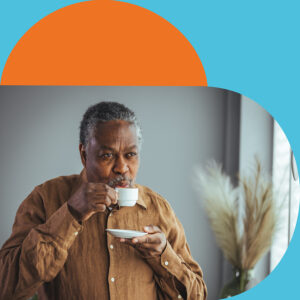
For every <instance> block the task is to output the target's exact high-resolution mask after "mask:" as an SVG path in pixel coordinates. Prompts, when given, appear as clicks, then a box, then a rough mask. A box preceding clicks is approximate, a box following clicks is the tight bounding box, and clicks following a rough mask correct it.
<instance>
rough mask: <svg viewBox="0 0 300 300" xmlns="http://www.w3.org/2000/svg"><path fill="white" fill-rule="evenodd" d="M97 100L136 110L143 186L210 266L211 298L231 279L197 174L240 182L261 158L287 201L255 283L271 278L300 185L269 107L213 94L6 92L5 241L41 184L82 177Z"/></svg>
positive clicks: (1, 104)
mask: <svg viewBox="0 0 300 300" xmlns="http://www.w3.org/2000/svg"><path fill="white" fill-rule="evenodd" d="M100 101H117V102H120V103H123V104H125V105H126V106H128V107H129V108H131V109H132V110H133V111H135V112H136V114H137V116H138V118H139V120H140V123H141V126H142V129H143V138H144V143H143V146H142V153H141V166H140V170H139V174H138V179H137V182H138V183H140V184H143V185H146V186H149V187H150V188H152V189H153V190H155V191H156V192H158V193H160V194H161V195H162V196H164V197H165V198H166V199H167V200H168V201H169V202H170V204H171V206H172V207H173V209H174V211H175V213H176V215H177V216H178V218H179V220H180V221H181V222H182V224H183V226H184V229H185V233H186V237H187V240H188V243H189V245H190V248H191V252H192V255H193V257H194V259H195V260H196V261H197V262H198V263H199V264H200V266H201V267H202V269H203V272H204V279H205V282H206V284H207V287H208V293H209V296H208V300H216V299H218V298H219V297H218V295H219V293H220V290H221V289H222V286H223V285H224V284H225V283H226V282H228V281H229V280H230V279H231V277H232V274H231V267H230V265H229V264H228V263H227V262H226V260H225V259H224V258H223V255H222V252H221V251H220V250H219V248H218V247H217V245H216V242H215V238H214V235H213V232H212V230H211V229H210V226H209V223H208V220H207V218H206V215H205V212H204V210H203V209H202V206H201V199H199V196H198V194H197V193H196V192H195V190H194V187H193V177H194V176H195V175H194V168H195V166H204V165H205V164H206V163H207V161H209V160H211V159H214V160H216V161H217V162H219V163H221V164H222V165H223V168H224V170H225V171H226V173H227V174H229V175H231V176H232V178H233V181H235V179H236V175H237V173H243V171H244V170H247V169H249V168H251V165H252V164H253V161H254V155H257V156H258V158H259V159H260V161H261V163H262V165H263V167H264V168H265V169H266V170H267V171H268V172H269V174H272V178H273V181H274V182H275V183H276V181H277V182H280V185H281V191H283V193H284V194H285V195H288V196H287V197H288V199H287V200H286V201H285V205H284V207H283V209H282V211H283V217H282V224H281V231H280V234H278V235H277V237H276V240H275V242H274V244H273V246H272V248H271V251H270V252H269V253H268V254H266V255H265V256H264V257H263V258H262V259H261V260H260V261H259V263H258V264H257V266H256V267H255V270H254V275H253V280H252V283H251V285H252V286H254V285H255V284H257V283H259V282H260V281H261V280H262V279H264V278H265V277H266V276H267V275H268V274H269V273H270V272H271V271H272V270H273V269H274V268H275V266H276V265H277V264H278V262H279V261H280V259H281V257H282V255H283V254H284V252H285V250H286V248H287V246H288V244H289V242H290V240H291V237H292V233H293V230H294V227H295V224H296V220H297V215H298V207H299V186H298V179H297V176H296V177H295V178H296V180H295V179H294V177H293V176H292V175H293V174H292V171H291V170H292V168H291V166H292V158H291V150H290V147H289V143H288V141H287V139H286V137H285V135H284V133H283V132H282V131H281V129H280V127H279V126H278V124H277V123H276V122H274V120H273V119H272V117H271V116H270V115H269V114H268V113H267V112H266V111H265V110H264V109H263V108H261V107H260V106H259V105H257V104H256V103H255V102H253V101H252V100H250V99H248V98H246V97H244V96H241V95H239V94H237V93H233V92H230V91H226V90H222V89H216V88H207V87H21V86H18V87H13V86H1V87H0V137H1V150H0V164H1V168H0V175H1V181H0V245H2V244H3V243H4V242H5V240H6V239H8V237H9V235H10V233H11V227H12V224H13V221H14V217H15V214H16V211H17V208H18V207H19V205H20V203H21V202H22V201H23V200H24V199H25V197H26V196H27V195H28V194H29V193H30V192H31V191H32V190H33V188H34V187H35V186H36V185H38V184H40V183H42V182H44V181H46V180H49V179H51V178H54V177H57V176H61V175H69V174H74V173H80V171H81V170H82V165H81V162H80V157H79V151H78V143H79V123H80V120H81V118H82V115H83V113H84V112H85V110H86V109H87V108H88V106H90V105H92V104H95V103H97V102H100Z"/></svg>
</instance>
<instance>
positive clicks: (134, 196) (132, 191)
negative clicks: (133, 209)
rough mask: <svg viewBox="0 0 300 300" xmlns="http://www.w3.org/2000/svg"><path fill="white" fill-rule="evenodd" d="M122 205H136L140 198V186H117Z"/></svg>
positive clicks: (119, 200) (119, 201)
mask: <svg viewBox="0 0 300 300" xmlns="http://www.w3.org/2000/svg"><path fill="white" fill-rule="evenodd" d="M115 190H116V191H117V192H118V203H119V205H120V206H134V205H135V204H136V201H137V200H138V198H139V189H138V188H115Z"/></svg>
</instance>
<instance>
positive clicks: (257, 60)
mask: <svg viewBox="0 0 300 300" xmlns="http://www.w3.org/2000/svg"><path fill="white" fill-rule="evenodd" d="M77 2H82V1H75V0H73V1H71V0H68V1H66V0H60V1H54V0H44V1H38V0H35V1H34V0H27V1H13V0H10V1H1V4H0V28H1V35H0V41H1V42H0V45H1V46H0V74H2V71H3V68H4V65H5V62H6V60H7V58H8V56H9V54H10V52H11V51H12V49H13V47H14V46H15V44H16V43H17V42H18V40H19V39H20V38H21V37H22V35H24V33H25V32H26V31H27V30H28V29H29V28H30V27H32V26H33V25H34V24H35V23H36V22H38V21H39V20H40V19H42V18H43V17H45V16H46V15H48V14H50V13H51V12H54V11H56V10H58V9H60V8H62V7H65V6H68V5H71V4H73V3H77ZM126 2H129V3H132V4H136V5H139V6H141V7H144V8H147V9H149V10H151V11H153V12H155V13H157V14H158V15H160V16H162V17H163V18H165V19H166V20H168V21H169V22H170V23H172V24H173V25H174V26H175V27H177V29H179V30H180V31H181V32H182V33H183V34H184V35H185V37H186V38H187V39H188V40H189V41H190V43H191V44H192V45H193V46H194V48H195V50H196V51H197V53H198V55H199V57H200V59H201V61H202V63H203V66H204V69H205V72H206V76H207V83H208V86H213V87H219V88H225V89H228V90H232V91H235V92H238V93H241V94H243V95H245V96H247V97H249V98H251V99H253V100H254V101H256V102H257V103H259V104H260V105H262V106H263V107H264V108H265V109H266V110H267V111H268V112H269V113H270V114H271V115H272V116H273V117H274V118H275V119H276V120H277V121H278V123H279V124H280V125H281V127H282V129H283V130H284V132H285V133H286V135H287V137H288V139H289V141H290V143H291V146H292V148H293V151H294V153H295V157H296V160H299V159H300V138H299V137H298V119H299V117H298V115H299V107H300V104H299V102H300V99H299V95H298V86H299V83H300V75H299V70H300V38H299V36H300V34H299V32H300V17H299V15H300V1H298V0H294V1H291V0H286V1H277V0H273V1H269V0H263V1H262V0H260V1H258V0H250V1H249V0H244V1H242V0H210V1H207V0H206V1H205V0H194V1H191V0H185V1H174V0H172V1H171V0H164V1H157V0H143V1H142V0H136V1H126ZM298 223H299V222H297V224H298ZM298 227H299V225H297V226H296V230H295V233H294V237H293V239H292V241H291V244H290V246H289V248H288V250H287V252H286V255H285V256H284V257H283V259H282V261H281V262H280V263H279V265H278V266H277V267H276V269H275V270H274V271H273V272H272V273H271V274H270V275H269V276H268V277H267V278H266V279H265V280H264V281H262V282H261V283H260V284H258V285H257V286H256V287H254V288H253V289H251V290H249V291H247V292H246V293H243V294H242V295H239V296H236V297H235V299H245V300H250V299H251V300H253V299H256V300H265V299H274V300H277V299H280V300H281V299H289V300H291V299H300V291H299V270H300V259H299V253H300V233H299V228H298Z"/></svg>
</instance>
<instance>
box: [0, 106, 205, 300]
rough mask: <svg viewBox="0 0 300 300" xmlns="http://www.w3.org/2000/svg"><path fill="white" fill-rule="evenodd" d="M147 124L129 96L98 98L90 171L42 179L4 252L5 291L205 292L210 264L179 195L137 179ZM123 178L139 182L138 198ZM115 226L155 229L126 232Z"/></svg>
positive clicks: (86, 156)
mask: <svg viewBox="0 0 300 300" xmlns="http://www.w3.org/2000/svg"><path fill="white" fill-rule="evenodd" d="M141 140H142V137H141V130H140V126H139V124H138V122H137V119H136V116H135V114H134V113H133V112H132V111H131V110H130V109H128V108H127V107H125V106H124V105H122V104H119V103H114V102H101V103H98V104H96V105H94V106H91V107H90V108H89V109H88V110H87V111H86V113H85V114H84V116H83V119H82V121H81V126H80V145H79V151H80V156H81V161H82V164H83V166H84V169H83V171H82V172H81V174H80V175H71V176H62V177H58V178H55V179H52V180H50V181H47V182H45V183H43V184H41V185H39V186H37V187H36V188H35V189H34V190H33V192H32V193H31V194H30V195H29V196H28V197H27V198H26V199H25V200H24V201H23V203H22V204H21V206H20V207H19V209H18V212H17V215H16V218H15V223H14V226H13V231H12V234H11V236H10V238H9V239H8V241H6V243H5V244H4V245H3V247H2V249H1V251H0V284H1V287H0V299H2V300H8V299H27V298H29V297H31V296H32V295H33V294H34V293H35V292H36V291H38V298H39V299H55V300H58V299H63V300H65V299H84V300H90V299H104V300H106V299H118V300H119V299H137V300H141V299H142V300H154V299H178V298H179V299H180V298H185V299H199V300H203V299H205V298H206V287H205V284H204V282H203V278H202V271H201V269H200V267H199V266H198V264H197V263H196V262H195V261H194V260H193V259H192V257H191V255H190V251H189V248H188V245H187V242H186V238H185V235H184V230H183V228H182V225H181V224H180V222H179V221H178V219H177V218H176V216H175V214H174V212H173V210H172V209H171V207H170V205H169V203H168V202H167V201H166V200H165V199H164V198H163V197H161V196H160V195H158V194H157V193H155V192H154V191H152V190H150V189H149V188H147V187H145V186H141V185H138V184H135V182H134V180H135V177H136V175H137V171H138V168H139V151H140V147H141ZM116 187H121V188H122V187H138V189H139V199H138V201H137V204H136V205H135V206H134V207H121V208H120V207H119V206H118V205H117V197H118V195H117V193H116V191H115V188H116ZM106 228H119V229H132V230H139V231H145V232H146V233H147V234H146V235H145V236H142V237H137V238H133V239H132V240H129V239H117V238H114V237H112V236H110V235H108V234H107V233H106V231H105V229H106Z"/></svg>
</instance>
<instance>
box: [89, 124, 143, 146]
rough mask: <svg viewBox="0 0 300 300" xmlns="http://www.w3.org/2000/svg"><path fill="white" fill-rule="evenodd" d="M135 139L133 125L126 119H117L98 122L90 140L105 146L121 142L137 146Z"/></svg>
mask: <svg viewBox="0 0 300 300" xmlns="http://www.w3.org/2000/svg"><path fill="white" fill-rule="evenodd" d="M137 140H138V139H137V134H136V128H135V126H134V125H133V124H131V123H129V122H127V121H122V120H117V121H108V122H105V123H98V124H97V126H96V127H95V129H94V132H93V134H92V137H91V141H90V142H92V143H97V144H98V145H99V146H106V147H110V146H112V145H114V144H115V143H119V142H122V143H125V144H126V145H127V146H129V145H130V147H133V146H136V147H137Z"/></svg>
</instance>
